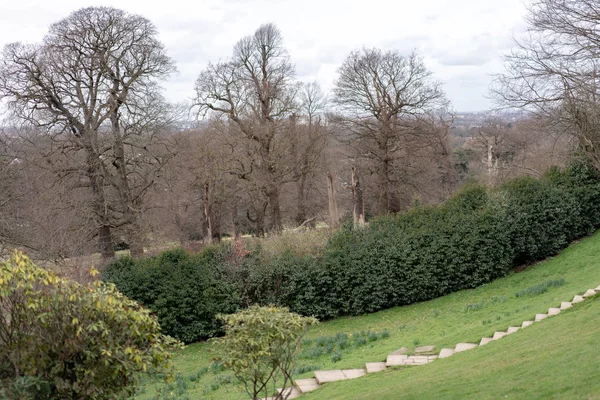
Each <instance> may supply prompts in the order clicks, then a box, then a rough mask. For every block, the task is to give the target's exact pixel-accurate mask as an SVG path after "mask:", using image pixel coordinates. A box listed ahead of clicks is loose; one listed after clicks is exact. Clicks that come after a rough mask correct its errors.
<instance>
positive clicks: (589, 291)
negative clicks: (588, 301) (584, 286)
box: [581, 289, 596, 299]
mask: <svg viewBox="0 0 600 400" xmlns="http://www.w3.org/2000/svg"><path fill="white" fill-rule="evenodd" d="M595 294H596V291H595V290H594V289H588V290H587V291H586V292H585V293H584V294H583V296H581V297H583V298H584V299H585V298H588V297H590V296H593V295H595Z"/></svg>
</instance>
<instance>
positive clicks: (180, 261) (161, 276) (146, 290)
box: [103, 247, 240, 343]
mask: <svg viewBox="0 0 600 400" xmlns="http://www.w3.org/2000/svg"><path fill="white" fill-rule="evenodd" d="M103 278H104V279H105V280H106V281H109V282H114V283H115V284H116V285H117V287H118V288H119V290H121V291H122V292H123V293H124V294H125V295H127V296H129V297H132V298H134V299H136V300H137V301H139V302H140V303H142V304H143V305H144V306H146V307H148V308H149V309H151V310H152V311H153V312H154V313H155V314H156V316H157V317H158V321H159V322H160V325H161V327H162V329H163V331H164V332H165V333H166V334H168V335H171V336H173V337H175V338H177V339H179V340H181V341H183V342H186V343H190V342H195V341H198V340H201V339H206V338H210V337H213V336H215V335H218V334H219V333H221V332H222V330H221V324H220V323H219V321H217V319H216V315H217V314H220V313H231V312H235V311H236V310H237V308H238V306H239V302H240V300H239V295H238V293H237V290H236V288H235V286H234V284H233V283H230V282H229V281H228V280H227V279H226V277H225V275H224V271H223V261H222V257H220V253H219V249H218V248H215V247H208V248H206V249H205V250H204V251H202V252H201V253H200V254H197V255H190V254H188V253H186V252H185V251H184V250H183V249H177V250H171V251H166V252H164V253H162V254H161V255H159V256H157V257H152V258H148V259H145V260H138V261H134V260H132V259H131V258H127V257H124V258H121V259H119V260H118V261H116V262H115V263H113V264H111V265H109V266H108V267H107V269H106V271H105V272H104V275H103Z"/></svg>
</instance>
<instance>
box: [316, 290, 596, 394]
mask: <svg viewBox="0 0 600 400" xmlns="http://www.w3.org/2000/svg"><path fill="white" fill-rule="evenodd" d="M598 315H600V296H598V295H597V296H595V297H594V298H592V299H589V300H587V301H586V302H584V303H580V304H577V305H575V306H574V307H572V308H570V309H568V310H566V311H564V312H563V313H561V314H560V315H558V316H556V317H552V318H549V319H546V320H544V321H542V322H540V323H536V324H534V325H532V326H531V327H528V328H526V329H523V330H520V331H518V332H516V333H515V334H513V335H510V336H508V337H505V338H503V339H502V340H500V341H497V342H492V343H489V344H487V345H485V346H482V347H477V348H475V349H473V350H470V351H467V352H464V353H460V354H456V355H454V356H452V357H450V358H447V359H443V360H437V361H435V362H434V363H432V364H429V365H427V366H424V367H412V368H411V367H406V368H403V369H391V370H387V371H385V372H382V373H377V374H372V375H368V376H366V377H364V378H361V379H358V380H355V381H346V382H339V383H338V382H336V383H333V384H326V385H324V386H323V387H322V388H320V389H319V390H318V391H316V392H314V393H310V394H308V395H306V396H305V398H306V399H307V400H319V399H327V400H335V399H337V400H342V399H353V400H354V399H357V400H358V399H382V400H385V399H398V398H402V399H477V400H479V399H506V398H508V399H527V400H529V399H600V368H599V365H600V351H598V343H600V324H598Z"/></svg>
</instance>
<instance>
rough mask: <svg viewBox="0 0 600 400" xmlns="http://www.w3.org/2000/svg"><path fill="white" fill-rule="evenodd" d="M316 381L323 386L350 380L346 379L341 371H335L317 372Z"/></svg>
mask: <svg viewBox="0 0 600 400" xmlns="http://www.w3.org/2000/svg"><path fill="white" fill-rule="evenodd" d="M315 379H316V381H317V383H318V384H319V385H322V384H324V383H327V382H336V381H344V380H346V379H348V378H346V375H344V373H343V372H342V370H341V369H334V370H330V371H315Z"/></svg>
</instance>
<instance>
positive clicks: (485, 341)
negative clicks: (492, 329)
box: [479, 337, 494, 346]
mask: <svg viewBox="0 0 600 400" xmlns="http://www.w3.org/2000/svg"><path fill="white" fill-rule="evenodd" d="M492 340H494V339H492V338H489V337H484V338H481V342H479V345H480V346H483V345H484V344H488V343H489V342H491V341H492Z"/></svg>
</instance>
